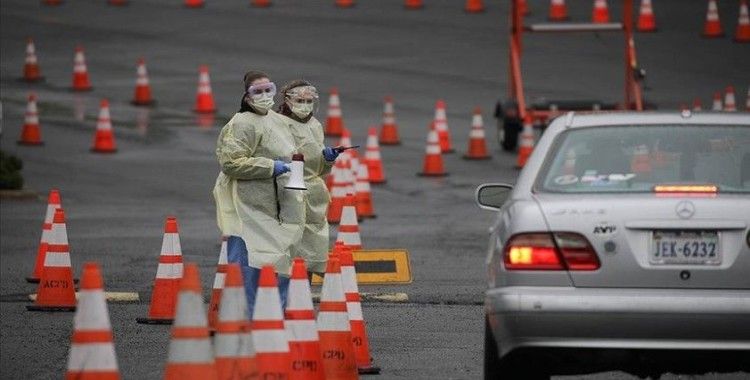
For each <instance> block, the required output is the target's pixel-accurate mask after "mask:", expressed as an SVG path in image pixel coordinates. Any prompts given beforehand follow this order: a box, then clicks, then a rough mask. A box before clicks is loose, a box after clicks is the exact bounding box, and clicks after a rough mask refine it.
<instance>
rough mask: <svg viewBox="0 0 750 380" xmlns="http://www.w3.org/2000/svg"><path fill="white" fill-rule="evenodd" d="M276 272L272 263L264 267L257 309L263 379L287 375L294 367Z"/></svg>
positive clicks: (255, 340)
mask: <svg viewBox="0 0 750 380" xmlns="http://www.w3.org/2000/svg"><path fill="white" fill-rule="evenodd" d="M276 284H277V282H276V274H275V273H274V269H273V267H272V266H270V265H266V266H264V267H263V268H262V269H261V271H260V279H259V281H258V292H257V293H256V295H255V307H254V309H253V325H252V326H253V327H252V329H253V343H254V344H255V360H256V363H258V377H259V378H260V379H285V378H287V377H288V376H289V372H290V370H291V367H292V366H291V357H290V355H289V342H288V341H287V335H286V330H285V328H284V315H283V314H282V311H281V297H280V296H279V289H278V287H277V285H276Z"/></svg>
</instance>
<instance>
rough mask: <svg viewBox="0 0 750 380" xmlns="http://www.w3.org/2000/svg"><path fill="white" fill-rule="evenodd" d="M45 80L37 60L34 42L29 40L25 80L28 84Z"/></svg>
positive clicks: (24, 66)
mask: <svg viewBox="0 0 750 380" xmlns="http://www.w3.org/2000/svg"><path fill="white" fill-rule="evenodd" d="M43 79H44V77H43V76H42V72H41V70H40V69H39V62H38V61H37V58H36V48H35V47H34V40H32V39H31V38H29V39H28V40H27V41H26V61H25V62H24V64H23V80H25V81H26V82H36V81H40V80H43Z"/></svg>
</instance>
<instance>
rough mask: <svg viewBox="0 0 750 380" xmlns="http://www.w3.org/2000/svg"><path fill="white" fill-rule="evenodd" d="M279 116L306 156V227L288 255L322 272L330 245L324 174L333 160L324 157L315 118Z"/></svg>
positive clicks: (327, 199) (320, 128)
mask: <svg viewBox="0 0 750 380" xmlns="http://www.w3.org/2000/svg"><path fill="white" fill-rule="evenodd" d="M279 117H280V118H281V119H282V122H283V123H284V124H285V126H286V127H288V128H289V130H290V131H291V132H292V135H293V136H294V140H295V143H296V145H297V150H298V151H299V153H302V154H303V155H304V156H305V186H306V187H307V191H305V192H304V193H305V194H304V202H305V228H304V232H303V233H302V239H301V240H299V241H298V242H297V243H294V244H292V247H291V255H292V258H294V257H302V258H303V259H305V264H307V270H309V271H311V272H318V273H324V272H325V270H326V263H327V261H328V248H329V241H328V239H329V228H328V219H327V214H328V203H330V202H331V196H330V194H329V193H328V188H327V187H326V184H325V180H324V177H325V176H326V175H327V174H328V173H330V172H331V167H333V162H328V161H326V160H325V158H323V148H325V144H324V143H323V126H321V125H320V122H319V121H318V120H316V119H315V118H314V117H313V118H310V120H308V121H307V122H306V123H301V122H299V121H297V120H294V119H292V118H290V117H287V116H284V115H279Z"/></svg>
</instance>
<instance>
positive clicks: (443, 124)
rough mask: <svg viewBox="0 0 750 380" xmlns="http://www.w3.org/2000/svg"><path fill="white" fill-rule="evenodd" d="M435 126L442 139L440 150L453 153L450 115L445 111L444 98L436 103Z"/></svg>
mask: <svg viewBox="0 0 750 380" xmlns="http://www.w3.org/2000/svg"><path fill="white" fill-rule="evenodd" d="M432 125H433V127H434V128H435V131H437V134H438V140H439V141H440V152H441V153H444V154H445V153H453V152H454V149H453V146H452V144H451V134H450V130H449V129H448V117H447V116H446V113H445V101H443V100H442V99H440V100H438V101H437V103H435V119H434V120H433V124H432Z"/></svg>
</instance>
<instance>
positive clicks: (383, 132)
mask: <svg viewBox="0 0 750 380" xmlns="http://www.w3.org/2000/svg"><path fill="white" fill-rule="evenodd" d="M380 143H381V144H383V145H399V144H401V140H400V139H399V137H398V126H397V125H396V116H395V115H394V112H393V98H391V97H390V96H386V97H385V103H384V105H383V126H382V127H381V129H380Z"/></svg>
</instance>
